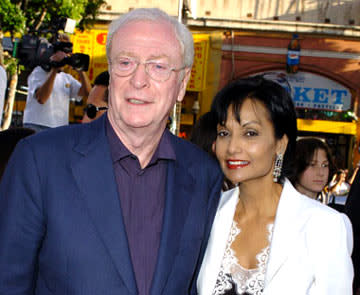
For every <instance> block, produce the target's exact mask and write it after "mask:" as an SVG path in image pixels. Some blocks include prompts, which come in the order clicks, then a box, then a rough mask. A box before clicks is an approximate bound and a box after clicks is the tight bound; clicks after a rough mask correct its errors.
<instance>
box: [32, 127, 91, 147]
mask: <svg viewBox="0 0 360 295" xmlns="http://www.w3.org/2000/svg"><path fill="white" fill-rule="evenodd" d="M87 134H89V135H87ZM90 134H91V126H90V125H89V126H88V124H74V125H67V126H61V127H56V128H49V129H46V130H44V131H41V132H38V133H36V134H34V135H33V136H31V137H29V138H28V139H27V141H28V143H29V144H30V145H34V146H36V147H37V148H40V149H49V147H50V146H51V147H52V148H51V149H52V150H56V149H59V150H64V149H69V148H72V147H73V146H74V145H76V144H77V143H78V142H79V141H80V140H81V139H82V138H90Z"/></svg>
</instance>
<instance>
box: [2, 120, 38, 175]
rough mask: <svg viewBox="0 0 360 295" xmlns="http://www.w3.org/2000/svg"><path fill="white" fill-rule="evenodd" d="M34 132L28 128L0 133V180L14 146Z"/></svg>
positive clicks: (12, 129) (11, 129) (18, 128)
mask: <svg viewBox="0 0 360 295" xmlns="http://www.w3.org/2000/svg"><path fill="white" fill-rule="evenodd" d="M34 133H35V131H34V130H32V129H29V128H23V127H16V128H9V129H6V130H3V131H0V151H1V153H0V179H1V177H2V175H3V173H4V171H5V167H6V165H7V163H8V161H9V159H10V156H11V154H12V152H13V150H14V149H15V146H16V144H17V143H18V142H19V141H20V140H21V139H23V138H24V137H27V136H29V135H31V134H34Z"/></svg>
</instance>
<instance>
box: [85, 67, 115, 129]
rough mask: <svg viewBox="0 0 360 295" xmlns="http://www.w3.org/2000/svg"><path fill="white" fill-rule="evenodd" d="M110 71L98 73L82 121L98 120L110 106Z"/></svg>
mask: <svg viewBox="0 0 360 295" xmlns="http://www.w3.org/2000/svg"><path fill="white" fill-rule="evenodd" d="M108 86H109V72H108V71H105V72H102V73H100V74H99V75H97V77H96V78H95V81H94V86H93V87H92V88H91V90H90V93H89V96H88V98H87V100H86V107H85V109H84V116H83V118H82V123H89V122H91V121H93V120H96V119H97V118H99V117H100V116H101V115H103V114H104V113H105V111H106V110H107V108H108V95H109V91H108Z"/></svg>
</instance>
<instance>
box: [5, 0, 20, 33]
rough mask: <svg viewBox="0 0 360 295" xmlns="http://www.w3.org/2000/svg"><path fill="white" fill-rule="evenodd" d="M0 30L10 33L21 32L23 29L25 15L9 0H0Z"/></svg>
mask: <svg viewBox="0 0 360 295" xmlns="http://www.w3.org/2000/svg"><path fill="white" fill-rule="evenodd" d="M0 30H2V31H3V32H6V31H9V32H12V33H15V32H19V33H23V32H24V30H25V16H24V14H23V12H22V11H21V9H20V8H19V7H17V6H16V5H15V4H14V3H12V2H11V1H10V0H1V1H0Z"/></svg>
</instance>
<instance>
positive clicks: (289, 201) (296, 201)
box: [265, 179, 306, 290]
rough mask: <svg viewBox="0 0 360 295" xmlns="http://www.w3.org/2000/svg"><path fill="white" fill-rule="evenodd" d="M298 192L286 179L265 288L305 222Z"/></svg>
mask: <svg viewBox="0 0 360 295" xmlns="http://www.w3.org/2000/svg"><path fill="white" fill-rule="evenodd" d="M298 194H299V193H298V192H297V191H296V190H295V189H294V188H293V187H292V185H291V184H290V182H289V181H288V180H287V179H286V181H285V184H284V188H283V191H282V193H281V197H280V201H279V206H278V209H277V212H276V219H275V223H274V232H273V235H272V240H271V245H270V255H269V260H268V265H267V270H266V275H265V290H266V287H267V286H268V285H269V284H270V283H271V281H272V280H273V279H274V277H275V276H276V274H277V272H278V271H279V270H280V269H281V267H282V266H283V264H284V263H285V262H286V260H287V258H288V256H289V254H291V251H293V249H294V246H295V245H294V243H296V241H297V240H298V239H297V238H296V236H297V235H299V233H301V228H302V227H303V226H304V224H305V221H304V220H303V219H302V218H301V217H300V216H299V215H300V214H301V212H303V210H306V208H304V205H303V204H302V202H301V197H300V196H298Z"/></svg>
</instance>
